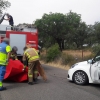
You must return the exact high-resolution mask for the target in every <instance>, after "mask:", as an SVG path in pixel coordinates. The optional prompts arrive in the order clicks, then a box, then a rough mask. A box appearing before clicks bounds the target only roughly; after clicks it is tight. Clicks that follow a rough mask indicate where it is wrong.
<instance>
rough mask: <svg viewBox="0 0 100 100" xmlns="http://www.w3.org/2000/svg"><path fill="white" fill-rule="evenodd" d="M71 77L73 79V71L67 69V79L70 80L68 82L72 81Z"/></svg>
mask: <svg viewBox="0 0 100 100" xmlns="http://www.w3.org/2000/svg"><path fill="white" fill-rule="evenodd" d="M72 77H73V70H72V69H69V70H68V75H67V79H68V80H70V81H73V79H72Z"/></svg>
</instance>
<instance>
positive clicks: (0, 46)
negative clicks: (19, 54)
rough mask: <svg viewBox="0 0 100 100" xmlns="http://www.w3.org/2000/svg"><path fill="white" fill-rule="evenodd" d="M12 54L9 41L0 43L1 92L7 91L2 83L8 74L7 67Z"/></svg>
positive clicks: (4, 40) (5, 39)
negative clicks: (6, 73)
mask: <svg viewBox="0 0 100 100" xmlns="http://www.w3.org/2000/svg"><path fill="white" fill-rule="evenodd" d="M10 52H11V47H10V46H9V39H8V38H4V39H3V42H2V43H0V91H2V90H6V87H3V83H2V81H3V79H4V75H5V72H6V65H7V63H8V61H9V59H10Z"/></svg>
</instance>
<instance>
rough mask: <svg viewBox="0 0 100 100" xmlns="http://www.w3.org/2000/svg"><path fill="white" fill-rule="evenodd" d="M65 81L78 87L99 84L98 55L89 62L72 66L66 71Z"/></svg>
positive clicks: (99, 58) (99, 68) (99, 66)
mask: <svg viewBox="0 0 100 100" xmlns="http://www.w3.org/2000/svg"><path fill="white" fill-rule="evenodd" d="M67 79H68V80H70V81H73V82H74V83H76V84H78V85H85V84H87V83H95V84H100V53H99V55H98V56H96V57H94V58H93V59H91V60H88V61H83V62H79V63H76V64H74V65H72V66H71V68H70V69H69V70H68V77H67Z"/></svg>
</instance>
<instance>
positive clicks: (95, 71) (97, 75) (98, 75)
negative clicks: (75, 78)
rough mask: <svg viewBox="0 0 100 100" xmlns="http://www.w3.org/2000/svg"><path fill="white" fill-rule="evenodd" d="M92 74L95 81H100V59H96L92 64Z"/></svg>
mask: <svg viewBox="0 0 100 100" xmlns="http://www.w3.org/2000/svg"><path fill="white" fill-rule="evenodd" d="M90 75H91V78H92V81H93V82H98V83H100V60H98V59H95V62H94V63H93V64H91V66H90Z"/></svg>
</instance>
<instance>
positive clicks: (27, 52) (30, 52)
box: [23, 46, 39, 85]
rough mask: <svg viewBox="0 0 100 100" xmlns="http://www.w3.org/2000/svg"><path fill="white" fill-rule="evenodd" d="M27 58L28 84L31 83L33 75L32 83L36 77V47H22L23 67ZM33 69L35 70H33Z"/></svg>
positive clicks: (37, 58)
mask: <svg viewBox="0 0 100 100" xmlns="http://www.w3.org/2000/svg"><path fill="white" fill-rule="evenodd" d="M27 60H28V84H30V85H33V77H34V81H35V82H34V83H37V82H36V79H37V72H38V71H37V70H36V66H37V64H38V62H39V55H38V52H37V51H36V49H34V48H31V47H29V48H28V47H27V46H26V47H24V54H23V64H24V66H25V67H24V68H26V66H27ZM34 71H35V72H34Z"/></svg>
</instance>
